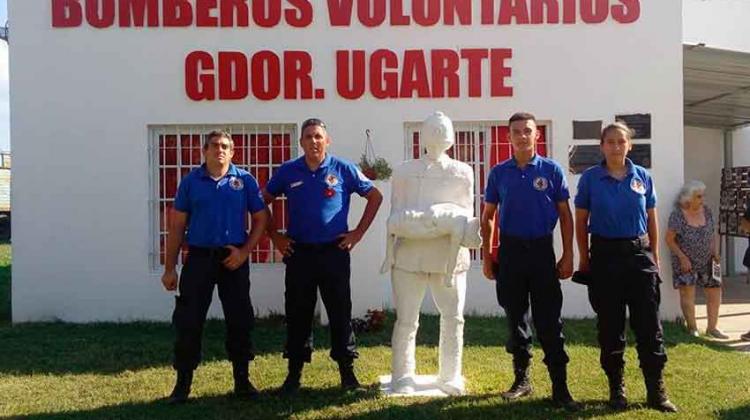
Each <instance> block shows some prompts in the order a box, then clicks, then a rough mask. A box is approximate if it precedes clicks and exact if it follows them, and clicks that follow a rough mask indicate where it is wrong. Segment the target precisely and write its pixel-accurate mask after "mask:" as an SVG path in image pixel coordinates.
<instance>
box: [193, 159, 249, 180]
mask: <svg viewBox="0 0 750 420" xmlns="http://www.w3.org/2000/svg"><path fill="white" fill-rule="evenodd" d="M239 175H240V173H239V171H237V167H236V166H234V163H230V164H229V168H228V169H227V173H226V174H224V176H223V177H222V178H226V177H228V176H239ZM201 176H202V177H204V178H211V174H210V173H208V169H206V164H205V163H204V164H202V165H201ZM211 179H213V178H211Z"/></svg>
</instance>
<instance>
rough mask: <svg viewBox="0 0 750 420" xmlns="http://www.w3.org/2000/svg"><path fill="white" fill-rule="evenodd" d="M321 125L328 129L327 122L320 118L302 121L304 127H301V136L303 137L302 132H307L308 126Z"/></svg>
mask: <svg viewBox="0 0 750 420" xmlns="http://www.w3.org/2000/svg"><path fill="white" fill-rule="evenodd" d="M314 126H317V127H320V128H322V129H324V130H325V129H326V123H324V122H323V120H321V119H320V118H308V119H306V120H305V121H303V122H302V128H300V130H299V131H300V137H302V133H304V132H305V129H306V128H307V127H314Z"/></svg>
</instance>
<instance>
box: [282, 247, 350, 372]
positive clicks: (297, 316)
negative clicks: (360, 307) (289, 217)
mask: <svg viewBox="0 0 750 420" xmlns="http://www.w3.org/2000/svg"><path fill="white" fill-rule="evenodd" d="M293 248H294V253H293V254H292V255H291V256H289V257H286V258H284V262H285V263H286V278H285V283H286V291H285V292H284V297H285V302H284V307H285V309H286V324H287V341H286V346H285V348H284V357H285V358H287V359H291V360H297V361H303V362H308V363H309V362H310V359H311V355H312V351H313V333H312V326H313V315H314V312H315V304H316V302H317V298H318V293H317V291H318V289H320V296H321V298H322V299H323V304H324V305H325V308H326V313H327V314H328V321H329V328H330V331H331V353H330V355H331V358H332V359H333V360H335V361H337V362H349V361H351V360H353V359H355V358H357V357H358V356H359V355H358V354H357V348H356V345H355V339H354V332H353V331H352V300H351V289H350V285H349V277H350V274H351V267H350V256H349V252H348V251H345V250H342V249H339V248H338V246H337V245H336V243H327V244H302V243H295V244H294V245H293Z"/></svg>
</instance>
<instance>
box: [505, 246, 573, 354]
mask: <svg viewBox="0 0 750 420" xmlns="http://www.w3.org/2000/svg"><path fill="white" fill-rule="evenodd" d="M498 256H499V264H498V270H497V273H496V282H495V287H496V291H497V300H498V303H500V306H502V307H503V309H504V310H505V315H506V317H507V321H508V332H509V334H510V335H509V337H508V341H507V343H506V345H505V349H506V350H507V351H508V353H510V354H512V355H513V361H514V362H515V363H517V364H518V363H520V364H521V365H527V364H528V362H529V359H530V358H531V340H532V333H531V327H530V325H529V303H531V313H532V314H533V323H534V328H535V329H536V332H537V335H538V336H539V342H540V343H541V345H542V349H543V350H544V363H545V364H547V366H550V367H555V366H564V365H566V364H567V363H568V360H569V359H568V355H567V354H566V353H565V336H564V335H563V333H562V326H563V324H562V319H561V318H560V312H561V310H562V291H561V290H560V281H559V280H558V277H557V267H556V261H555V250H554V246H553V243H552V236H545V237H542V238H538V239H533V240H524V239H520V238H516V237H512V236H502V237H501V238H500V249H499V250H498Z"/></svg>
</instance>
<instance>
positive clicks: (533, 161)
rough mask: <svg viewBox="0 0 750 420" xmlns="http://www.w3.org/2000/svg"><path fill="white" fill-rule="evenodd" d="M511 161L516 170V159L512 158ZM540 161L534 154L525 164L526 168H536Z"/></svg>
mask: <svg viewBox="0 0 750 420" xmlns="http://www.w3.org/2000/svg"><path fill="white" fill-rule="evenodd" d="M511 160H512V161H513V163H514V164H515V165H516V168H518V161H517V160H516V157H515V156H513V157H512V158H511ZM540 161H541V159H539V155H538V154H536V153H534V156H532V157H531V159H529V161H528V162H527V163H526V166H536V165H537V164H538V163H539V162H540Z"/></svg>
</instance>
